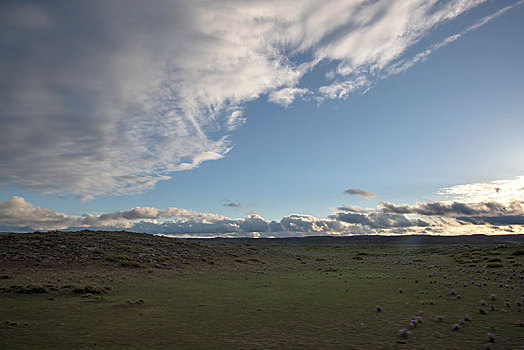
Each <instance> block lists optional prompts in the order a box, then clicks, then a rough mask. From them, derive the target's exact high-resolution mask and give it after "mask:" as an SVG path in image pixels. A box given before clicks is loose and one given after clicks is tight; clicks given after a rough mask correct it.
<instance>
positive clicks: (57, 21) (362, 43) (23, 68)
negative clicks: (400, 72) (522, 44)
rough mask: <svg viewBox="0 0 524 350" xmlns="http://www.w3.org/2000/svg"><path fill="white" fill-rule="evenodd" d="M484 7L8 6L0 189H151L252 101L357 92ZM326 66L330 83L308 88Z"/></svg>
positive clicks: (235, 122) (224, 137)
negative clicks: (12, 186)
mask: <svg viewBox="0 0 524 350" xmlns="http://www.w3.org/2000/svg"><path fill="white" fill-rule="evenodd" d="M483 2H484V0H454V1H451V0H448V1H439V0H429V1H428V0H409V1H406V0H395V1H386V2H383V1H380V2H369V1H364V0H362V1H341V0H331V1H323V2H318V1H316V0H292V1H276V0H269V1H268V0H263V1H262V0H253V1H244V2H239V1H236V0H229V1H220V2H216V1H211V0H200V1H187V2H184V1H167V0H165V1H162V0H161V1H157V2H155V4H154V6H152V5H151V4H146V3H144V2H143V1H138V0H130V1H126V6H122V5H121V3H120V2H117V1H102V0H93V1H85V2H75V4H74V6H71V4H68V3H63V2H60V1H47V2H45V3H43V2H39V1H32V2H31V1H24V2H22V1H2V2H1V3H0V49H1V50H2V55H1V57H0V78H1V79H0V120H1V122H2V128H0V160H1V163H2V166H1V167H0V183H3V184H6V183H10V184H18V185H21V186H23V187H25V188H27V189H30V190H34V191H39V192H42V193H47V194H49V193H55V194H74V195H77V196H79V197H81V198H83V199H86V200H87V199H91V198H93V197H94V196H98V195H102V194H127V193H136V192H141V191H145V190H148V189H151V188H153V187H154V186H155V184H156V183H157V182H158V181H162V180H167V179H169V178H170V174H171V173H173V172H176V171H182V170H189V169H192V168H195V167H197V166H199V165H200V164H201V163H202V162H205V161H209V160H217V159H220V158H222V157H224V156H225V155H226V154H227V153H228V152H229V150H230V148H231V145H230V142H229V135H230V133H231V132H232V131H233V130H234V129H236V128H238V127H239V126H241V125H242V124H243V123H244V122H245V120H246V119H245V116H243V113H242V107H243V105H244V104H245V103H246V102H249V101H252V100H256V99H258V98H260V97H263V96H265V95H267V98H268V100H269V101H270V102H274V103H278V104H281V105H283V106H289V105H290V104H291V103H292V102H293V101H294V100H295V99H296V98H297V97H300V96H302V95H304V94H308V95H311V97H312V98H316V99H317V100H319V101H320V100H322V99H324V98H345V97H347V96H348V95H349V94H350V93H353V92H356V91H365V90H366V89H368V88H369V87H371V86H372V84H373V82H374V81H375V80H376V79H379V78H380V74H379V72H380V71H387V68H388V67H393V66H394V65H395V64H396V63H398V62H399V61H400V60H406V59H407V60H409V58H410V57H413V55H416V52H415V53H412V52H410V49H411V48H413V47H414V46H415V44H417V43H419V42H420V41H421V40H422V39H423V38H426V37H428V34H429V33H430V32H432V31H433V30H438V28H439V27H440V26H441V24H442V23H446V22H449V21H452V20H453V19H455V18H456V17H458V16H460V15H462V14H464V13H465V12H467V11H469V10H470V9H472V8H474V7H476V6H479V5H480V4H481V3H483ZM482 23H485V22H482ZM482 23H481V22H479V24H478V25H479V26H480V25H482ZM473 29H475V28H473ZM326 62H327V63H328V64H331V65H332V66H333V69H332V71H331V74H329V82H328V84H325V85H323V86H307V87H306V86H303V78H304V77H306V76H307V75H308V74H309V73H312V72H313V71H315V69H316V68H318V66H319V64H321V63H326Z"/></svg>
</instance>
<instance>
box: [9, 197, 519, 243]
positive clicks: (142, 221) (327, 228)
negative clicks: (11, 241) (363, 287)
mask: <svg viewBox="0 0 524 350" xmlns="http://www.w3.org/2000/svg"><path fill="white" fill-rule="evenodd" d="M421 217H422V218H421ZM82 228H88V229H104V230H113V229H127V230H131V231H137V232H147V233H153V234H166V235H175V236H180V237H184V236H191V237H217V236H221V237H225V236H227V237H240V236H242V237H289V236H311V235H314V236H316V235H353V234H384V235H388V234H413V233H420V234H474V233H489V234H493V233H524V207H523V206H522V203H518V202H514V203H513V204H511V205H502V204H497V203H481V204H464V203H455V204H454V205H448V204H446V203H439V202H431V203H426V204H422V203H419V204H417V205H414V206H409V205H394V204H391V203H382V204H380V205H379V207H378V208H377V209H363V208H360V207H356V206H348V205H346V206H342V207H339V208H338V209H337V210H336V211H335V212H334V213H333V214H331V215H330V216H329V218H328V219H323V218H317V217H314V216H311V215H300V214H291V215H288V216H284V217H283V218H282V219H280V221H268V220H266V219H264V218H263V217H262V216H260V215H258V214H256V213H251V214H248V215H246V216H245V217H244V218H229V217H227V216H222V215H218V214H213V213H204V212H199V211H193V210H188V209H182V208H176V207H170V208H166V209H163V210H162V209H158V208H154V207H135V208H132V209H130V210H126V211H118V212H111V213H103V214H84V215H81V216H72V215H68V214H65V213H58V212H55V211H52V210H50V209H45V208H40V207H37V206H34V205H33V204H32V203H29V202H27V201H25V200H24V198H21V197H11V198H10V199H8V200H6V201H0V230H2V231H33V230H66V229H72V230H76V229H82Z"/></svg>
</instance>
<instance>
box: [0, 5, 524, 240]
mask: <svg viewBox="0 0 524 350" xmlns="http://www.w3.org/2000/svg"><path fill="white" fill-rule="evenodd" d="M522 38H524V0H520V1H494V0H455V1H445V0H444V1H443V0H439V1H437V0H388V1H380V0H378V1H364V0H353V1H347V0H346V1H338V0H326V1H318V0H300V1H299V0H296V1H293V0H289V1H271V0H264V1H262V0H261V1H256V0H244V1H240V0H229V1H220V2H216V1H211V0H196V1H182V0H180V1H161V0H159V1H154V2H143V1H138V0H137V1H133V0H130V1H125V2H122V1H116V0H110V1H107V0H105V1H69V2H66V3H64V2H61V1H46V2H41V1H19V0H17V1H2V2H1V3H0V231H5V232H10V231H17V232H18V231H34V230H77V229H107V230H113V229H114V230H121V229H126V230H132V231H138V232H148V233H161V234H166V235H174V236H178V237H215V236H228V237H285V236H306V235H354V234H414V233H417V234H439V235H447V234H449V235H455V234H475V233H484V234H501V233H506V234H507V233H523V232H524V152H522V150H524V137H522V130H524V103H523V102H522V101H524V66H523V65H522V62H523V61H524V40H523V39H522Z"/></svg>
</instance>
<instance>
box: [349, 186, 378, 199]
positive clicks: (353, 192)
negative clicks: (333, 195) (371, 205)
mask: <svg viewBox="0 0 524 350" xmlns="http://www.w3.org/2000/svg"><path fill="white" fill-rule="evenodd" d="M344 193H345V194H349V195H350V196H360V197H363V198H368V199H377V198H379V197H378V196H377V195H376V194H374V193H371V192H367V191H364V190H361V189H358V188H349V189H347V190H345V191H344Z"/></svg>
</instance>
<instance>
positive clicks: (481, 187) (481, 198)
mask: <svg viewBox="0 0 524 350" xmlns="http://www.w3.org/2000/svg"><path fill="white" fill-rule="evenodd" d="M437 194H439V195H441V196H443V197H444V198H446V200H448V201H458V202H464V203H480V202H500V203H505V204H508V203H511V202H514V201H520V202H524V176H517V178H516V179H511V180H496V181H489V182H479V183H471V184H464V185H455V186H451V187H445V188H442V189H440V190H439V191H438V192H437Z"/></svg>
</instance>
